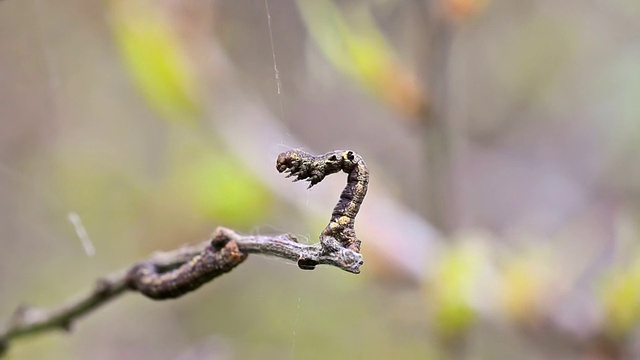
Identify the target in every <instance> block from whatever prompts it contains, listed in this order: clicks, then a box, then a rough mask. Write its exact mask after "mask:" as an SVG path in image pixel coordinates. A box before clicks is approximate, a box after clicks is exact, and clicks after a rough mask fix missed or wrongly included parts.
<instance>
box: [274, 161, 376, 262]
mask: <svg viewBox="0 0 640 360" xmlns="http://www.w3.org/2000/svg"><path fill="white" fill-rule="evenodd" d="M276 169H277V170H278V172H280V173H286V174H287V177H293V178H294V179H293V181H300V180H306V181H308V182H309V187H308V188H311V187H313V186H315V185H316V184H318V183H319V182H320V181H322V180H323V179H324V178H325V177H326V176H328V175H331V174H334V173H337V172H340V171H344V172H345V173H347V174H348V176H347V185H346V186H345V188H344V189H343V190H342V193H341V194H340V199H339V200H338V203H337V204H336V206H335V207H334V208H333V212H332V213H331V219H330V220H329V224H327V226H326V227H325V228H324V230H322V233H321V234H320V241H321V243H322V245H323V246H325V247H328V248H332V247H335V245H334V240H335V241H337V242H338V243H339V245H340V246H342V247H344V248H347V249H350V250H353V251H355V252H358V253H359V252H360V244H361V241H360V239H358V237H357V236H356V233H355V228H354V227H355V220H356V215H358V211H360V206H361V205H362V202H363V201H364V197H365V195H367V188H368V185H369V170H368V169H367V165H366V164H365V162H364V160H363V159H362V157H361V156H360V155H358V154H356V153H355V152H353V151H351V150H336V151H331V152H328V153H326V154H323V155H317V156H316V155H312V154H310V153H307V152H305V151H302V150H289V151H286V152H283V153H281V154H280V155H278V159H277V160H276ZM298 265H300V267H303V264H300V263H299V264H298ZM306 268H313V264H309V265H307V266H306Z"/></svg>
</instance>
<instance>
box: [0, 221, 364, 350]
mask: <svg viewBox="0 0 640 360" xmlns="http://www.w3.org/2000/svg"><path fill="white" fill-rule="evenodd" d="M216 242H217V243H220V242H226V243H227V244H228V243H235V244H237V247H238V249H239V250H240V251H241V252H242V253H245V254H262V255H269V256H275V257H279V258H283V259H287V260H292V261H297V262H299V264H300V263H302V265H301V268H304V266H305V264H324V265H332V266H335V267H338V268H340V269H342V270H345V271H348V272H351V273H354V274H358V273H359V272H360V266H361V265H362V264H363V262H362V255H360V254H359V253H356V252H354V251H352V250H349V249H344V248H342V249H338V251H328V250H327V249H325V248H323V247H322V245H320V244H316V245H305V244H300V243H298V242H297V241H296V239H295V238H294V237H293V236H291V235H289V234H282V235H277V236H243V235H239V234H237V233H235V232H234V231H233V230H230V229H226V228H223V227H219V228H218V229H216V231H215V232H214V235H213V239H212V240H209V241H204V242H202V243H199V244H196V245H191V246H185V247H182V248H180V249H176V250H173V251H168V252H158V253H154V254H152V255H151V256H150V257H149V258H148V259H146V260H144V261H142V262H139V263H137V264H135V265H134V266H132V267H131V268H127V269H123V270H121V271H118V272H116V273H113V274H111V275H108V276H106V277H104V278H102V279H99V280H98V281H97V282H96V285H95V287H94V288H93V289H92V290H91V291H90V292H88V293H86V294H84V295H81V296H79V297H77V298H74V299H71V300H68V301H67V302H65V303H63V304H62V305H60V306H58V307H54V308H49V309H41V308H32V307H28V306H20V307H19V308H18V309H17V310H16V311H15V313H14V314H13V316H12V317H11V319H10V320H9V322H8V324H6V326H5V327H4V328H0V355H1V354H3V352H4V351H6V349H7V347H8V345H9V343H10V342H11V341H12V340H13V339H15V338H18V337H21V336H26V335H32V334H35V333H39V332H44V331H49V330H54V329H62V330H66V331H70V330H71V325H72V323H73V322H74V321H75V320H76V319H78V318H80V317H82V316H83V315H86V314H88V313H90V312H91V311H93V310H95V309H97V308H98V307H100V306H101V305H104V304H106V303H107V302H109V301H110V300H113V299H115V298H116V297H118V296H119V295H121V294H123V293H124V292H126V291H135V290H137V289H135V288H132V285H131V281H132V279H131V272H132V270H133V269H136V268H138V267H140V266H142V265H145V266H147V265H154V266H156V267H157V268H160V269H171V268H176V267H179V266H183V265H185V264H189V262H190V261H192V260H193V259H194V258H195V257H197V256H198V255H201V254H202V253H204V252H206V251H207V249H209V248H210V247H211V246H212V243H216ZM243 260H244V259H243ZM167 273H170V272H165V273H164V274H167ZM183 294H184V293H183ZM181 295H182V294H181Z"/></svg>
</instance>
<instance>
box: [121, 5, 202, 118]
mask: <svg viewBox="0 0 640 360" xmlns="http://www.w3.org/2000/svg"><path fill="white" fill-rule="evenodd" d="M110 5H111V7H110V9H111V13H110V15H111V19H112V24H113V32H114V35H115V40H116V45H117V46H118V48H119V50H120V53H121V54H122V59H123V61H124V65H125V67H126V68H127V70H129V72H130V73H131V75H132V77H133V81H134V83H135V84H136V85H137V87H138V88H139V89H140V91H141V92H142V94H143V95H144V97H145V98H146V100H147V101H148V103H149V105H150V106H151V107H152V108H153V109H154V110H156V111H158V113H159V114H160V115H162V116H163V117H164V118H165V119H170V120H173V121H194V120H195V118H196V116H197V115H198V114H199V113H200V112H201V109H200V104H199V101H198V100H199V99H198V97H199V96H198V95H199V94H198V86H197V82H196V80H195V76H194V71H195V69H194V68H193V66H192V64H191V63H190V61H189V58H188V56H187V54H186V53H185V51H184V48H183V47H182V44H181V43H180V41H179V39H178V37H177V34H176V31H175V29H174V28H173V27H172V24H171V23H170V22H169V21H167V19H166V18H165V17H164V16H163V15H164V14H163V13H162V12H161V11H160V10H159V9H158V7H157V6H155V5H154V4H153V3H149V2H148V1H145V0H112V1H111V2H110Z"/></svg>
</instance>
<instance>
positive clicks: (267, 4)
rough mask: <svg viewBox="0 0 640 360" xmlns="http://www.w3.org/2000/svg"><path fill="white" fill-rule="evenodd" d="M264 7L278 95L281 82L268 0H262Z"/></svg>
mask: <svg viewBox="0 0 640 360" xmlns="http://www.w3.org/2000/svg"><path fill="white" fill-rule="evenodd" d="M264 7H265V8H266V9H267V24H268V25H269V40H271V56H273V71H274V73H275V77H276V86H277V89H278V95H280V92H281V87H282V84H281V83H280V71H278V65H277V64H278V63H277V61H276V49H275V45H274V44H273V31H272V30H271V11H270V10H269V0H264Z"/></svg>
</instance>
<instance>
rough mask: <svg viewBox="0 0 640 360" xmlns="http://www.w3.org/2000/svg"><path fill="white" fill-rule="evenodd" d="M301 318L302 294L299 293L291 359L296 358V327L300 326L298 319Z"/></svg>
mask: <svg viewBox="0 0 640 360" xmlns="http://www.w3.org/2000/svg"><path fill="white" fill-rule="evenodd" d="M299 319H300V295H298V306H297V307H296V317H295V320H294V321H293V331H292V333H293V339H292V340H291V353H290V356H291V359H294V355H295V350H296V329H297V328H298V320H299Z"/></svg>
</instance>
